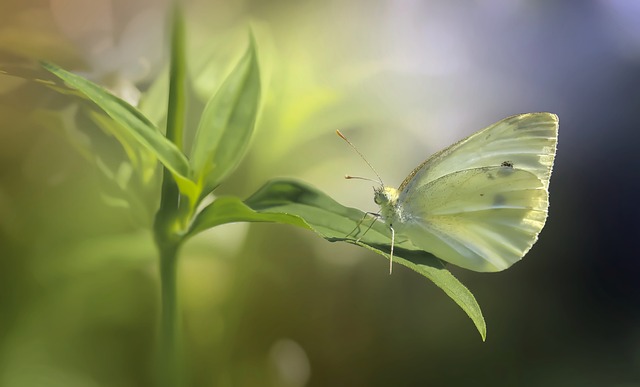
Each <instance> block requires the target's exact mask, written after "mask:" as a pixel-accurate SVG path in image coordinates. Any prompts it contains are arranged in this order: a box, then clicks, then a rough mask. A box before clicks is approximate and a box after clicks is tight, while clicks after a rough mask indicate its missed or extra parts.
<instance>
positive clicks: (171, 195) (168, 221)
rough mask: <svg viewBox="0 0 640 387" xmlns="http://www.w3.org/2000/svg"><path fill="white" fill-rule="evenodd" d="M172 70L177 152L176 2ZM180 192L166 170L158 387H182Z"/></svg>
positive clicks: (181, 76)
mask: <svg viewBox="0 0 640 387" xmlns="http://www.w3.org/2000/svg"><path fill="white" fill-rule="evenodd" d="M172 19H173V20H172V32H171V68H170V70H169V73H170V74H169V101H168V111H167V131H166V136H167V138H168V139H169V140H171V141H172V142H173V143H174V144H176V146H177V147H178V149H180V150H182V148H183V132H184V120H185V104H186V93H185V68H186V65H185V53H184V22H183V19H182V12H181V11H180V7H179V5H178V1H176V2H175V6H174V8H173V15H172ZM181 200H183V198H181V196H180V191H179V189H178V185H177V184H176V182H175V180H174V179H173V176H172V175H171V172H169V170H167V168H164V171H163V176H162V192H161V197H160V208H159V209H158V212H157V214H156V219H155V224H154V237H155V241H156V245H157V246H158V250H159V252H160V287H161V302H162V304H161V305H162V306H161V308H162V312H161V313H162V317H161V320H160V348H159V349H160V353H159V359H158V360H159V363H158V367H159V368H158V386H162V387H177V386H180V385H181V384H182V356H181V355H182V353H181V346H180V343H181V341H180V336H181V335H180V310H179V306H178V294H177V266H178V250H179V247H180V243H181V241H182V227H181V226H182V225H183V223H184V221H183V220H181V219H180V213H179V208H180V205H181Z"/></svg>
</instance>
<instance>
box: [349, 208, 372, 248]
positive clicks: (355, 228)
mask: <svg viewBox="0 0 640 387" xmlns="http://www.w3.org/2000/svg"><path fill="white" fill-rule="evenodd" d="M367 215H371V216H373V221H372V222H371V224H369V227H367V229H366V230H364V232H363V233H362V235H361V236H360V237H359V238H358V239H356V242H360V239H362V237H364V236H365V235H366V234H367V232H368V231H369V230H371V227H373V225H374V224H375V223H376V220H378V218H380V214H378V213H376V212H365V214H364V216H363V217H362V219H360V221H359V222H358V224H357V225H356V227H354V229H353V230H351V232H349V233H348V234H347V235H346V236H349V235H351V234H354V236H355V235H357V234H359V229H360V225H361V224H362V222H364V220H365V218H366V217H367Z"/></svg>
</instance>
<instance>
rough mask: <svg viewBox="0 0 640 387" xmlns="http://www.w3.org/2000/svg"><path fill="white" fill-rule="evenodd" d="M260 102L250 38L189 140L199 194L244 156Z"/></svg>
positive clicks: (216, 183) (204, 193)
mask: <svg viewBox="0 0 640 387" xmlns="http://www.w3.org/2000/svg"><path fill="white" fill-rule="evenodd" d="M259 102H260V71H259V68H258V61H257V57H256V45H255V41H254V39H253V37H251V39H250V44H249V47H248V49H247V51H246V52H245V54H244V56H243V57H242V59H240V61H239V62H238V64H237V65H236V66H235V68H234V69H233V70H232V71H231V74H229V76H228V77H227V78H226V79H225V81H224V82H223V83H222V85H221V86H220V88H219V89H218V91H217V92H216V93H215V94H214V96H213V97H212V98H211V99H210V100H209V102H207V105H206V106H205V108H204V111H203V113H202V117H201V118H200V123H199V125H198V129H197V132H196V135H195V138H194V141H193V146H192V150H191V165H192V168H193V171H194V173H195V180H196V181H197V182H198V184H199V186H200V187H201V188H202V194H203V195H206V194H208V193H209V192H211V191H212V190H213V189H214V188H215V187H216V186H218V184H220V182H221V181H222V180H223V179H224V178H225V177H226V176H227V175H228V174H229V173H231V172H232V171H233V170H234V169H235V168H236V167H237V166H238V164H239V163H240V161H241V160H242V157H243V156H244V153H245V151H246V150H247V147H248V146H249V140H250V139H251V135H252V134H253V129H254V127H255V122H256V116H257V114H258V107H259Z"/></svg>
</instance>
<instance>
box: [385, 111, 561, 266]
mask: <svg viewBox="0 0 640 387" xmlns="http://www.w3.org/2000/svg"><path fill="white" fill-rule="evenodd" d="M557 133H558V117H557V116H556V115H554V114H551V113H528V114H521V115H517V116H512V117H509V118H506V119H504V120H502V121H500V122H498V123H496V124H493V125H491V126H489V127H487V128H485V129H483V130H481V131H479V132H476V133H475V134H472V135H471V136H469V137H467V138H465V139H463V140H461V141H459V142H457V143H455V144H453V145H451V146H450V147H448V148H446V149H444V150H442V151H440V152H438V153H436V154H434V155H433V156H431V157H430V158H429V159H427V160H426V161H425V162H423V163H422V164H421V165H419V166H418V167H417V168H416V169H414V170H413V171H412V172H411V173H410V174H409V176H408V177H407V178H406V179H405V180H404V181H403V183H402V184H401V185H400V187H399V188H398V189H397V190H396V189H395V188H392V187H388V186H384V185H382V186H381V187H379V188H376V189H375V191H374V201H375V202H376V203H377V204H378V205H379V206H380V216H381V218H382V219H383V220H384V221H385V222H386V223H387V225H389V227H390V228H391V232H392V244H391V257H393V244H394V239H395V235H396V233H397V234H400V235H403V236H406V237H407V238H408V239H409V241H410V242H411V243H412V244H413V245H415V246H416V247H417V248H419V249H422V250H425V251H428V252H430V253H432V254H434V255H435V256H437V257H438V258H440V259H442V260H444V261H447V262H450V263H453V264H455V265H457V266H460V267H463V268H467V269H470V270H474V271H482V272H491V271H501V270H504V269H506V268H508V267H510V266H511V265H513V264H514V263H515V262H517V261H519V260H520V259H521V258H522V257H523V256H524V255H525V254H526V253H527V252H528V251H529V249H530V248H531V247H532V246H533V244H534V243H535V241H536V240H537V238H538V235H539V233H540V231H541V230H542V228H543V226H544V224H545V221H546V218H547V211H548V207H549V201H548V196H549V194H548V187H549V179H550V176H551V168H552V166H553V161H554V158H555V151H556V143H557Z"/></svg>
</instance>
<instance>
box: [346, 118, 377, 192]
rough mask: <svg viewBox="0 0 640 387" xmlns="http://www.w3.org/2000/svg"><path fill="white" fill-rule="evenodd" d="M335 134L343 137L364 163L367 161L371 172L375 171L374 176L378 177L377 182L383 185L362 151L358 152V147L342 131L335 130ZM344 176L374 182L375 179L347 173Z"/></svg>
mask: <svg viewBox="0 0 640 387" xmlns="http://www.w3.org/2000/svg"><path fill="white" fill-rule="evenodd" d="M336 134H337V135H338V136H339V137H340V138H341V139H343V140H344V141H345V142H346V143H347V144H349V146H350V147H351V148H353V150H354V151H356V153H357V154H358V155H360V157H361V158H362V160H364V162H365V163H367V165H368V166H369V168H371V170H372V171H373V173H375V175H376V177H377V178H378V181H377V182H379V183H380V185H384V183H383V182H382V178H381V177H380V175H379V174H378V172H377V171H376V169H375V168H374V167H373V165H371V164H370V163H369V162H368V161H367V159H366V158H365V157H364V155H363V154H362V153H360V151H359V150H358V148H356V146H355V145H353V144H352V143H351V141H349V140H348V139H347V137H345V135H344V134H342V132H340V131H339V130H336ZM344 178H345V179H360V180H369V181H373V182H376V181H375V180H373V179H369V178H366V177H359V176H349V175H347V176H345V177H344Z"/></svg>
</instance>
